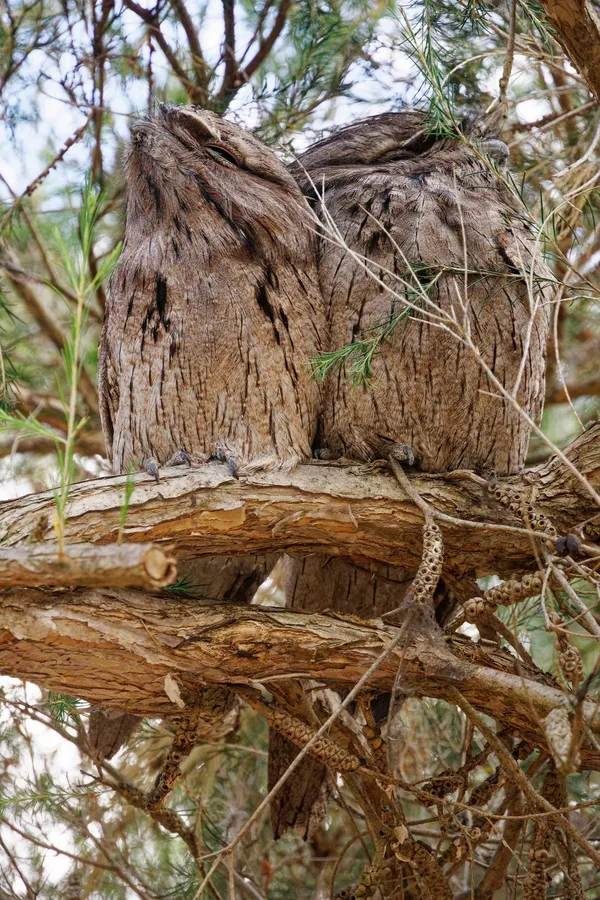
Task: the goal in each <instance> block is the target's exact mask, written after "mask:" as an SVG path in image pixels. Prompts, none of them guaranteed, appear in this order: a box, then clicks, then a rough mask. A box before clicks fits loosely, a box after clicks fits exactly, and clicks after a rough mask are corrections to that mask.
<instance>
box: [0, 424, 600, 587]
mask: <svg viewBox="0 0 600 900" xmlns="http://www.w3.org/2000/svg"><path fill="white" fill-rule="evenodd" d="M567 452H568V455H569V458H570V459H571V461H572V462H573V463H575V464H576V465H577V467H578V468H579V471H580V472H581V473H582V474H583V475H585V476H586V477H587V479H588V481H589V483H590V484H591V485H593V486H594V487H596V488H598V487H600V425H595V426H593V427H592V428H590V429H589V430H588V431H587V432H585V434H583V435H582V436H581V437H580V438H578V439H577V440H576V441H575V442H574V443H573V444H572V445H571V447H570V448H569V450H568V451H567ZM410 477H411V483H412V484H413V486H414V487H415V488H416V490H417V491H418V493H419V494H420V496H421V497H422V498H423V499H424V500H425V501H426V502H427V503H429V504H430V505H431V506H432V507H433V508H435V510H436V511H437V513H439V514H441V515H439V516H438V517H437V519H438V521H439V524H440V526H441V528H442V531H443V537H444V546H445V560H446V562H445V577H446V578H449V579H450V580H452V579H454V580H455V581H456V582H460V581H461V580H465V583H466V582H468V581H471V582H472V579H474V578H475V577H480V576H482V575H486V574H490V573H498V574H499V575H502V576H506V575H510V574H511V573H512V572H514V571H521V572H522V571H525V570H527V569H531V568H534V567H535V565H536V564H535V555H534V553H533V551H532V543H531V541H530V540H529V539H528V536H527V533H526V532H525V531H524V529H523V526H522V523H520V522H519V521H518V520H517V519H515V518H513V517H512V515H511V514H510V513H509V512H507V511H506V510H505V509H504V508H503V507H502V506H500V504H498V503H497V502H496V501H495V500H494V499H493V498H492V497H491V495H490V493H489V490H488V489H487V485H486V483H485V482H484V481H483V479H477V478H474V477H473V476H472V475H471V474H470V473H453V474H451V475H444V476H432V475H421V474H413V475H411V476H410ZM506 483H507V484H512V485H517V486H518V485H520V484H522V483H523V482H522V480H521V479H519V478H513V479H507V482H506ZM124 484H125V478H123V477H118V478H105V479H100V480H96V481H88V482H83V483H81V484H78V485H75V486H74V488H73V490H72V492H71V495H70V499H69V504H68V508H67V517H68V521H67V523H66V529H65V538H66V541H67V543H68V544H72V543H82V542H86V543H93V544H108V543H113V542H115V541H116V540H117V536H118V534H119V526H120V516H121V505H122V503H123V498H124ZM525 488H526V491H527V492H528V493H529V495H530V496H531V497H532V499H533V502H534V503H535V505H536V508H537V510H538V511H539V512H541V513H544V514H545V515H547V516H548V517H549V518H550V519H551V520H552V521H553V522H554V524H555V526H556V528H557V529H558V531H559V533H563V534H564V533H567V532H569V531H573V530H574V529H576V528H577V527H578V526H580V525H581V524H582V523H583V522H585V521H586V520H587V519H589V518H592V517H593V516H595V515H598V514H599V513H600V510H599V509H598V508H597V507H596V506H595V504H594V501H593V500H592V498H591V497H590V496H589V494H587V493H586V491H585V489H584V488H583V487H582V485H581V484H580V483H579V482H578V481H577V480H576V479H575V478H574V477H573V476H572V475H571V474H570V473H569V472H568V470H567V469H566V468H565V466H564V465H563V464H562V463H561V461H560V460H559V459H557V458H556V457H555V458H552V459H551V460H549V461H548V462H546V463H544V464H542V465H540V466H538V467H537V468H536V469H533V470H531V471H530V472H529V473H527V475H526V476H525ZM53 512H54V499H53V496H52V494H51V493H44V494H35V495H29V496H27V497H22V498H20V499H19V500H14V501H8V502H5V503H2V504H0V546H5V547H8V546H11V547H22V546H24V545H25V544H26V543H27V541H28V536H29V534H30V532H31V531H32V530H35V529H37V530H38V531H39V525H40V522H43V521H44V517H45V518H46V521H48V522H49V521H50V519H51V516H52V514H53ZM444 516H446V517H448V516H450V517H453V518H454V521H449V520H448V518H446V519H444ZM456 520H461V521H456ZM422 524H423V518H422V513H421V512H420V510H419V509H418V508H417V507H416V506H415V505H414V504H413V502H412V501H411V500H410V499H409V498H408V497H407V496H406V494H405V493H404V491H403V490H402V488H401V486H400V485H399V484H398V483H397V482H396V480H395V479H394V478H393V476H392V475H391V474H389V473H387V472H380V473H376V474H373V473H369V474H365V473H364V471H363V469H362V468H361V467H360V466H356V467H336V466H321V465H305V466H300V467H299V468H298V469H297V470H296V471H295V472H292V473H291V474H284V473H281V472H274V473H259V474H255V475H252V476H248V477H242V478H240V479H239V480H235V479H234V478H233V477H232V476H231V474H230V472H229V470H228V469H227V467H226V466H225V465H221V464H220V463H210V464H206V465H201V466H197V467H193V468H192V469H186V470H182V469H171V470H163V471H162V473H161V480H160V481H159V482H158V483H155V482H154V481H153V479H151V478H150V477H149V476H147V475H139V476H136V478H135V486H134V490H133V494H132V497H131V501H130V506H129V513H128V517H127V522H126V526H125V530H124V534H125V537H126V539H127V540H128V541H130V542H137V541H143V542H161V541H168V542H169V543H172V544H174V545H175V546H176V549H177V554H178V556H180V557H185V556H194V557H198V556H203V557H206V556H213V555H221V556H222V555H236V554H243V553H246V554H255V553H262V552H280V551H288V552H295V553H299V554H310V553H317V554H324V555H328V556H345V557H347V558H350V559H352V560H354V561H355V562H358V563H368V562H374V563H386V564H394V565H396V566H404V567H407V568H408V567H411V566H414V570H416V568H417V566H418V565H419V562H420V560H421V551H422V540H421V538H422ZM40 539H41V540H53V539H54V535H53V533H52V529H51V526H50V525H49V524H48V525H47V526H46V530H45V531H42V533H41V534H40Z"/></svg>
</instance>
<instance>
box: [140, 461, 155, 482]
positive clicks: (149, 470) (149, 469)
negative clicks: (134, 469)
mask: <svg viewBox="0 0 600 900" xmlns="http://www.w3.org/2000/svg"><path fill="white" fill-rule="evenodd" d="M140 468H141V469H142V471H143V472H146V474H147V475H151V476H152V478H154V480H155V481H158V480H159V475H158V464H157V462H156V460H155V459H145V460H144V461H143V463H142V464H141V466H140Z"/></svg>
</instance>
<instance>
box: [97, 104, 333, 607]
mask: <svg viewBox="0 0 600 900" xmlns="http://www.w3.org/2000/svg"><path fill="white" fill-rule="evenodd" d="M125 169H126V182H127V215H126V229H125V244H124V248H123V253H122V255H121V259H120V262H119V266H118V268H117V269H116V271H115V272H114V274H113V276H112V278H111V281H110V284H109V290H108V297H107V308H106V317H105V324H104V328H103V332H102V337H101V341H100V354H99V391H100V404H101V416H102V425H103V430H104V434H105V438H106V443H107V448H108V452H109V455H110V457H111V459H112V464H113V467H114V469H115V471H117V472H124V471H125V470H126V469H127V467H128V466H130V465H134V466H135V465H139V464H140V463H142V462H143V461H144V460H147V459H148V458H153V459H155V460H156V461H157V463H158V464H159V465H164V464H165V463H166V462H167V461H168V460H169V459H170V458H171V457H172V456H173V455H174V454H176V453H177V452H178V451H180V450H185V451H186V452H187V453H189V454H192V455H193V457H194V458H195V459H200V460H206V459H208V458H211V457H216V458H218V459H222V460H226V461H228V463H229V465H230V467H231V469H232V470H233V471H234V472H237V471H238V470H239V471H243V470H244V468H246V469H257V468H277V467H281V468H284V469H290V468H293V467H294V466H295V465H296V464H297V463H298V462H299V461H300V460H302V459H305V458H307V457H310V455H311V445H312V441H313V438H314V434H315V430H316V425H317V415H318V404H319V388H318V386H317V385H316V384H315V382H314V380H313V379H312V378H311V376H310V367H309V361H310V359H311V358H313V357H314V356H315V355H316V354H317V353H318V352H319V350H320V349H321V346H322V344H321V341H322V339H323V335H324V332H325V328H324V313H323V308H322V299H321V295H320V291H319V286H318V278H317V272H316V262H315V238H314V236H313V234H312V232H311V228H310V227H309V225H310V214H309V212H308V209H307V206H306V202H305V200H304V198H303V197H302V194H301V192H300V190H299V188H298V187H297V185H296V184H295V182H294V180H293V178H292V177H291V175H290V174H289V173H288V171H287V170H286V168H285V166H284V165H283V163H282V162H281V161H280V160H279V159H278V158H277V157H276V156H275V154H274V153H273V152H272V151H270V150H269V149H267V148H266V147H265V146H264V145H263V144H262V143H261V142H260V141H259V140H257V139H256V138H254V137H253V136H252V135H251V134H249V133H248V132H246V131H244V130H243V129H242V128H240V127H238V126H236V125H233V124H232V123H230V122H226V121H225V120H223V119H221V118H220V117H219V116H217V115H215V114H214V113H210V112H206V111H204V110H200V109H198V108H196V107H175V108H170V109H167V108H162V109H161V110H160V111H159V112H158V113H157V115H156V116H155V117H153V118H152V119H147V120H143V121H139V122H137V123H135V124H134V126H133V127H132V142H131V146H130V148H129V150H128V153H127V157H126V162H125ZM191 568H192V572H191V574H192V575H193V577H194V579H195V582H196V583H197V584H198V585H200V586H201V589H202V592H203V593H204V594H205V595H206V596H207V597H208V598H211V599H212V600H228V601H232V602H235V601H238V602H244V601H246V600H248V599H250V598H251V596H252V594H253V593H254V591H255V590H256V587H257V586H258V584H259V583H260V581H261V580H262V578H263V577H264V575H265V567H264V561H263V560H256V559H244V558H241V559H239V560H237V559H234V560H232V559H229V558H216V559H214V560H206V561H202V560H200V561H198V560H195V561H194V564H193V566H192V567H191Z"/></svg>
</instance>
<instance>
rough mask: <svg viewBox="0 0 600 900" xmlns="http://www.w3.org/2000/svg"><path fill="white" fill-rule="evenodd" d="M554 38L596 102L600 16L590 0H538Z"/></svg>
mask: <svg viewBox="0 0 600 900" xmlns="http://www.w3.org/2000/svg"><path fill="white" fill-rule="evenodd" d="M542 6H543V7H544V10H545V11H546V15H547V16H548V21H549V22H550V24H551V25H552V26H553V28H554V32H555V37H556V40H557V41H558V43H559V44H560V45H561V47H562V48H563V50H564V51H565V53H566V54H567V56H568V57H569V59H570V60H571V62H572V63H573V65H574V66H575V68H576V69H578V71H579V72H581V74H582V75H583V77H584V78H585V80H586V81H587V83H588V85H589V87H590V90H591V91H592V93H593V94H594V95H595V96H596V99H597V100H599V101H600V18H598V14H597V13H596V11H595V10H594V8H593V6H592V3H591V2H590V0H542Z"/></svg>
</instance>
